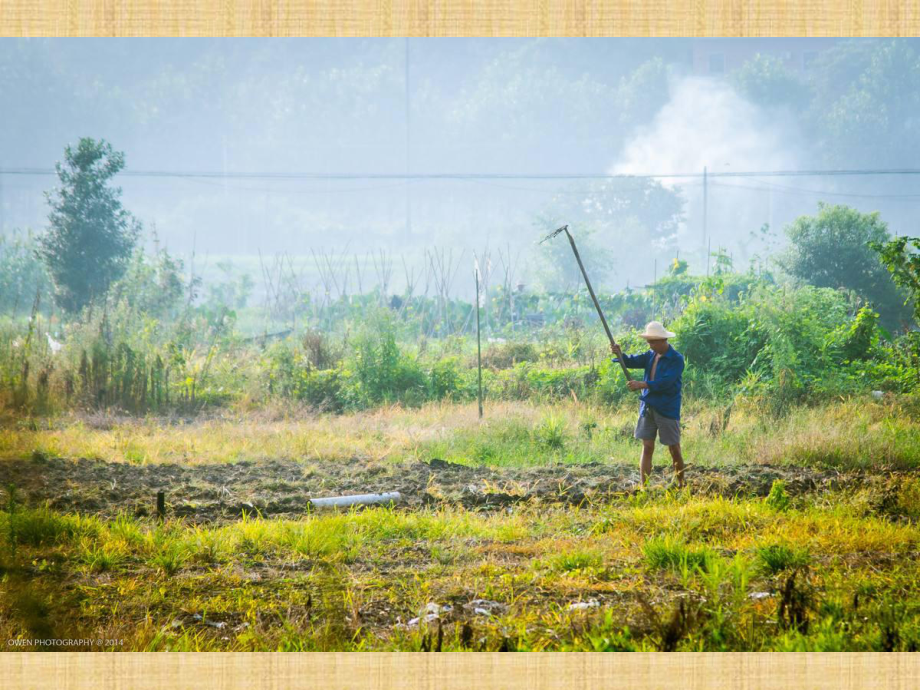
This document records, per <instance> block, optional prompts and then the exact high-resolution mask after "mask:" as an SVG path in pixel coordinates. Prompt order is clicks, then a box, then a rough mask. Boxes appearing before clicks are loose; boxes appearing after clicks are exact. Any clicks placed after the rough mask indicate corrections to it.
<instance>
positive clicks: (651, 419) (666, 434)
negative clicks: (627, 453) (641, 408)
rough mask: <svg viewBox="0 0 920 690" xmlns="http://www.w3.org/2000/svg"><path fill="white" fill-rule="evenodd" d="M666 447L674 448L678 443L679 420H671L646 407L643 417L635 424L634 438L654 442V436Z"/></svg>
mask: <svg viewBox="0 0 920 690" xmlns="http://www.w3.org/2000/svg"><path fill="white" fill-rule="evenodd" d="M656 432H657V434H658V438H659V439H661V443H662V444H664V445H666V446H676V445H677V444H678V443H680V420H679V419H671V418H670V417H665V416H664V415H661V414H659V413H658V412H655V410H654V409H653V408H652V407H651V406H646V408H645V416H644V417H643V416H641V415H640V417H639V421H638V423H637V424H636V433H635V437H636V438H638V439H641V440H643V441H654V440H655V434H656Z"/></svg>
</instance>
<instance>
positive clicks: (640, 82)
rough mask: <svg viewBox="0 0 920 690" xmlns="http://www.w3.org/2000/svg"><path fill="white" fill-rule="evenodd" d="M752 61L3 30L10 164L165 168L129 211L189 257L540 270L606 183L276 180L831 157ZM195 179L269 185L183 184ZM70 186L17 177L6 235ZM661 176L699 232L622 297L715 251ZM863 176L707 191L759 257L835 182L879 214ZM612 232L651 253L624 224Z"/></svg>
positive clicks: (716, 47) (544, 46)
mask: <svg viewBox="0 0 920 690" xmlns="http://www.w3.org/2000/svg"><path fill="white" fill-rule="evenodd" d="M834 43H835V42H834V41H826V42H825V43H824V44H822V45H817V47H816V43H815V42H814V41H811V42H810V43H807V45H806V43H805V42H802V43H801V46H800V47H797V44H796V40H794V39H783V40H777V41H773V42H772V43H771V41H770V40H758V44H757V45H758V49H759V50H761V49H762V50H764V51H766V52H768V53H775V54H777V55H781V56H784V59H788V61H790V64H793V63H795V64H794V65H793V66H794V67H796V68H797V69H799V71H801V68H802V62H801V61H802V60H806V61H807V60H808V59H809V58H808V57H807V56H806V53H808V54H812V55H813V54H815V53H817V52H821V51H823V50H824V48H825V47H830V46H831V45H833V44H834ZM739 50H740V51H741V53H743V52H744V50H745V48H744V47H743V46H742V47H741V48H739V47H738V41H734V42H732V43H729V42H728V40H727V39H726V40H725V41H723V43H721V44H720V43H718V42H713V41H709V42H704V43H700V42H695V41H692V40H689V39H411V40H405V39H284V40H281V39H246V40H240V39H23V40H20V39H0V89H2V98H3V107H2V109H0V110H2V114H0V117H2V118H3V124H4V126H3V127H2V131H0V137H2V139H0V168H2V169H4V170H8V171H20V172H22V171H24V170H27V169H38V170H50V169H52V168H53V166H54V163H55V161H58V160H60V159H61V155H62V151H63V148H64V146H65V145H67V144H68V143H74V142H76V140H77V139H78V138H79V137H81V136H91V137H94V138H97V139H98V138H104V139H106V140H108V141H109V142H110V143H111V144H112V145H113V146H114V147H115V148H116V149H118V150H121V151H124V153H125V156H126V171H132V172H134V173H142V172H146V173H154V175H151V176H134V177H132V176H128V175H121V176H120V177H119V184H120V185H121V187H122V188H123V190H124V197H123V201H124V204H125V206H126V207H127V208H128V209H129V210H131V211H132V212H133V213H134V214H135V215H136V216H137V217H138V218H139V219H140V220H141V221H142V222H143V223H144V226H145V227H146V228H148V229H150V228H152V227H154V226H155V227H156V230H157V232H158V234H159V236H160V238H161V239H162V240H163V241H164V242H165V243H166V244H167V246H168V247H169V248H170V249H171V250H172V251H175V252H180V253H186V252H188V251H190V250H191V248H192V246H193V244H194V247H195V249H196V252H197V253H198V254H199V255H202V256H204V255H209V256H216V255H227V254H229V255H238V256H245V255H248V256H250V257H251V256H252V255H255V254H256V253H257V252H259V251H261V252H262V253H263V255H265V256H268V255H274V254H276V253H279V252H285V253H288V254H291V255H297V256H306V255H308V254H309V253H310V251H311V249H319V248H325V249H327V250H332V249H333V248H335V249H336V250H337V251H343V250H344V249H345V248H348V251H349V252H366V251H369V250H374V249H377V248H384V249H386V250H387V251H390V252H393V253H394V254H396V255H398V254H400V253H405V254H407V255H409V256H413V257H418V256H419V255H420V254H421V252H422V250H423V248H425V247H432V246H438V247H445V248H453V249H455V250H456V251H457V252H458V253H459V252H460V251H462V250H466V251H467V252H471V251H472V250H474V249H475V250H480V251H481V250H482V249H484V248H485V247H486V246H487V245H488V246H489V247H491V248H493V249H494V248H495V247H498V246H507V245H508V244H511V245H513V246H514V247H515V248H517V249H518V250H520V251H522V252H523V254H522V256H523V257H524V258H525V259H526V257H527V256H528V255H529V253H530V251H531V248H532V244H533V240H535V239H538V236H539V230H538V228H537V227H536V226H535V225H534V218H535V217H536V216H537V214H539V213H541V212H544V211H546V210H547V208H550V207H552V205H553V204H554V203H556V202H558V201H559V200H560V199H563V200H568V201H573V200H574V201H575V202H577V201H578V200H579V199H580V198H581V197H582V196H583V195H584V194H585V191H586V190H587V189H588V188H589V186H590V184H591V181H590V180H580V179H576V180H571V179H570V180H559V179H557V180H538V179H481V178H476V177H471V178H468V179H460V180H455V179H451V180H431V179H424V180H408V181H407V180H404V179H322V178H319V177H307V178H305V177H296V178H285V177H279V175H283V174H293V173H306V174H312V175H319V176H322V175H342V174H397V175H401V174H405V173H407V172H408V173H414V174H440V173H449V174H457V173H465V174H470V175H479V174H495V173H500V174H509V175H510V174H522V175H535V174H541V175H548V174H566V175H599V174H600V175H602V174H609V173H631V174H642V173H656V174H658V173H668V172H672V173H691V172H701V171H702V168H703V167H704V166H707V167H708V169H709V171H711V172H712V171H739V170H779V169H803V168H816V167H818V168H820V167H822V165H821V162H820V161H816V160H815V157H814V155H813V151H812V148H811V143H812V142H811V141H810V140H809V138H808V135H807V133H806V132H805V131H804V130H803V128H802V125H801V122H800V121H799V118H798V115H799V113H796V112H793V111H792V110H790V109H789V108H786V109H783V108H775V109H774V108H765V107H764V105H763V104H762V103H760V104H754V103H752V102H751V101H749V100H747V99H746V98H745V97H743V96H742V95H741V94H739V93H738V91H737V90H736V89H735V88H734V87H733V85H732V83H731V81H730V80H729V79H726V78H725V75H719V74H717V75H712V74H709V73H708V72H709V70H710V69H711V68H713V65H715V64H716V62H718V61H719V60H722V63H721V65H722V68H723V69H724V70H725V71H726V72H729V73H730V72H731V71H732V70H733V69H734V65H733V64H732V61H733V60H740V58H738V57H737V55H736V54H741V53H739V52H738V51H739ZM713 56H715V57H713ZM720 56H721V57H720ZM656 58H657V61H656ZM713 61H716V62H713ZM796 61H798V62H796ZM701 65H702V67H701ZM716 66H718V65H716ZM854 78H855V77H854ZM884 163H885V161H883V160H880V161H879V165H880V166H881V165H883V164H884ZM190 172H195V173H202V172H206V173H218V174H220V173H229V174H230V175H239V174H241V173H254V174H256V176H254V177H245V178H241V177H230V178H221V177H182V176H177V175H176V174H179V173H190ZM54 182H55V178H54V177H53V176H41V175H12V174H5V175H0V183H2V190H0V210H2V218H0V228H2V230H3V231H4V232H10V231H11V230H12V229H13V228H22V227H26V226H30V227H33V228H35V229H39V230H40V229H41V228H42V227H43V226H44V223H45V220H46V216H47V207H46V205H45V202H44V198H43V196H42V190H45V189H48V188H50V187H51V186H52V185H53V184H54ZM663 182H664V184H665V185H666V186H668V187H669V188H672V189H677V190H679V191H680V193H681V194H682V196H683V198H684V200H685V208H684V212H685V218H684V221H683V223H682V224H681V225H680V227H679V229H678V230H677V233H676V234H675V235H674V236H673V237H671V238H670V239H669V240H667V241H665V240H661V241H659V243H658V244H657V245H655V246H654V247H652V246H649V247H646V248H644V249H643V252H642V253H641V260H639V259H637V260H635V261H630V260H628V259H627V260H623V261H621V262H620V263H619V264H618V265H617V266H616V270H615V271H614V275H613V277H612V278H611V279H610V281H609V287H620V286H622V285H623V284H625V283H626V281H627V280H630V281H632V284H636V283H638V282H642V281H646V280H649V279H650V278H651V274H652V272H653V270H654V268H653V261H655V260H656V259H660V260H659V266H661V267H663V266H664V263H665V261H666V260H667V259H668V258H669V257H670V256H673V254H674V253H675V251H677V250H678V249H680V250H681V251H682V252H683V253H682V256H687V257H688V258H691V259H692V258H693V257H694V256H698V257H702V253H701V246H702V237H703V234H702V184H701V181H700V180H691V179H683V180H681V179H670V180H664V181H663ZM857 182H858V181H855V182H854V181H849V182H846V183H844V182H842V181H841V180H835V179H821V178H790V179H787V178H756V179H746V178H745V179H718V180H710V185H709V188H708V198H707V228H708V233H709V238H710V240H711V241H712V243H713V244H714V245H718V244H722V245H725V246H727V247H728V248H729V249H730V250H731V251H733V252H735V253H737V255H738V256H745V255H749V254H750V253H752V251H753V249H752V247H751V246H750V245H748V246H746V247H745V246H744V245H745V242H746V241H747V238H748V235H749V233H750V232H751V231H753V230H757V229H758V228H759V227H760V226H761V225H762V224H763V223H765V222H770V223H772V224H773V225H774V227H776V228H777V229H779V227H781V225H782V224H783V223H785V222H788V221H790V220H791V219H792V218H794V217H795V216H796V215H800V214H803V213H813V212H814V211H815V208H816V201H817V199H818V198H821V196H820V195H819V192H821V191H822V190H825V191H835V192H836V193H837V194H840V195H841V196H838V197H825V198H827V199H828V200H830V201H836V202H841V203H850V204H852V205H854V206H857V207H860V208H862V209H863V210H874V208H875V207H877V206H878V205H879V203H880V200H879V199H878V198H876V197H873V196H872V195H868V196H865V197H863V196H849V197H847V196H843V195H844V194H848V193H849V194H859V190H860V189H862V187H859V186H858V184H857ZM842 184H843V185H844V186H841V185H842ZM846 185H849V186H846ZM874 189H877V187H875V188H874ZM812 192H814V193H812ZM554 199H555V200H556V201H554ZM888 201H890V202H891V203H890V204H889V206H890V209H889V211H890V214H891V219H892V222H893V223H894V224H897V223H900V222H902V220H901V219H902V218H910V217H912V212H913V210H914V208H915V206H914V205H911V204H912V201H911V200H910V199H907V198H904V199H889V200H888ZM899 209H901V210H902V211H903V215H902V216H898V215H897V214H898V210H899ZM407 218H408V219H411V220H410V221H409V222H407ZM630 227H631V226H630ZM604 241H606V242H608V244H613V243H614V242H616V243H617V245H616V246H614V248H615V249H618V250H619V249H620V248H621V245H620V243H623V242H627V243H629V244H630V245H640V244H644V245H650V240H649V239H648V238H647V237H642V236H641V232H639V231H632V230H629V228H626V227H624V229H623V230H622V232H621V233H620V234H619V235H610V236H609V237H607V238H606V239H605V240H604ZM620 253H621V254H622V252H620ZM522 260H523V259H522ZM700 260H702V259H701V258H700ZM661 270H663V268H662V269H661Z"/></svg>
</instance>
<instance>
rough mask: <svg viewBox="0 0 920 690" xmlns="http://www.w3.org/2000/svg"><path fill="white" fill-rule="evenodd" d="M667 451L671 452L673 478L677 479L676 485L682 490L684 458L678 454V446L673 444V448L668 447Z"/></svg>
mask: <svg viewBox="0 0 920 690" xmlns="http://www.w3.org/2000/svg"><path fill="white" fill-rule="evenodd" d="M668 450H669V451H671V461H672V464H673V466H674V476H675V477H677V485H678V486H679V487H680V488H682V489H683V488H684V456H683V455H681V452H680V444H679V443H675V444H674V445H673V446H668Z"/></svg>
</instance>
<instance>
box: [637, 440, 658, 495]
mask: <svg viewBox="0 0 920 690" xmlns="http://www.w3.org/2000/svg"><path fill="white" fill-rule="evenodd" d="M654 452H655V439H651V440H646V439H642V458H641V459H640V460H639V476H640V478H641V480H642V486H645V483H646V482H647V481H648V478H649V475H650V474H651V473H652V453H654Z"/></svg>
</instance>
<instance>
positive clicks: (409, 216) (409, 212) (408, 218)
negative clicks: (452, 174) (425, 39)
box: [405, 37, 412, 241]
mask: <svg viewBox="0 0 920 690" xmlns="http://www.w3.org/2000/svg"><path fill="white" fill-rule="evenodd" d="M405 106H406V175H409V170H410V167H411V166H410V164H409V163H410V158H409V144H410V142H411V131H412V122H411V118H410V111H409V38H408V37H407V38H406V103H405ZM411 189H412V180H408V179H407V180H406V240H407V241H408V240H410V239H411V238H412V192H411Z"/></svg>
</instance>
